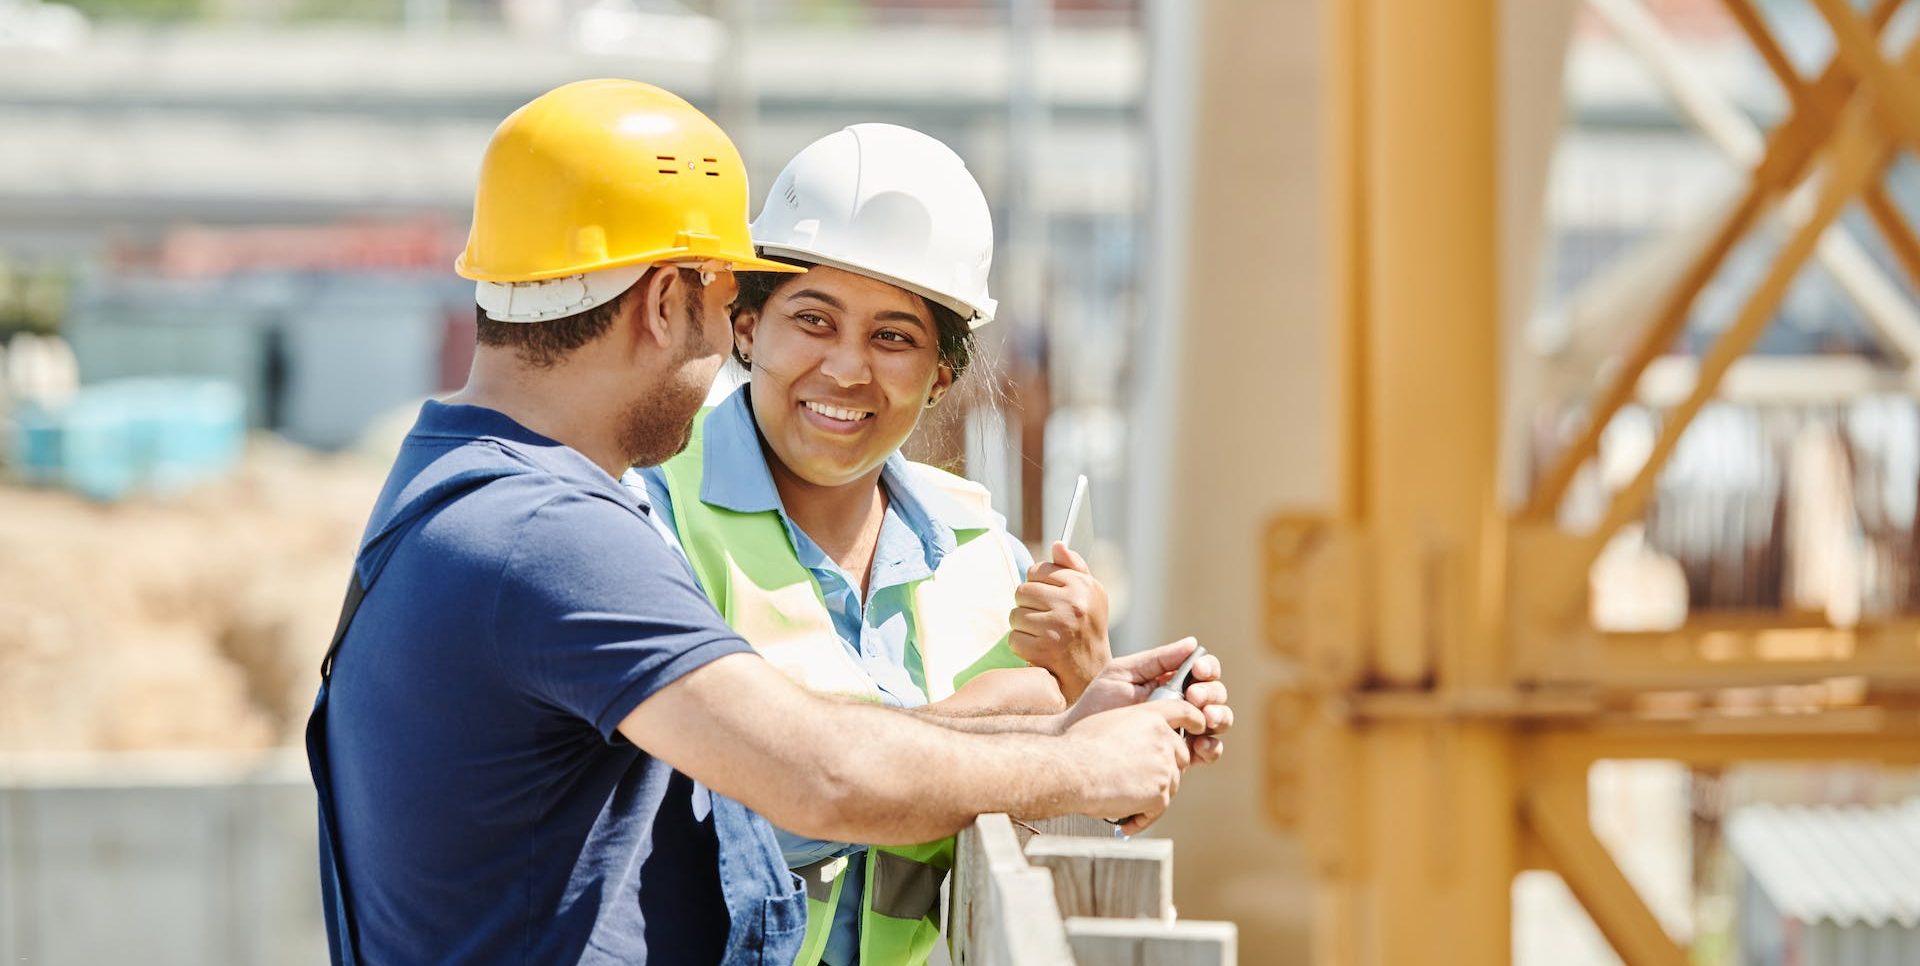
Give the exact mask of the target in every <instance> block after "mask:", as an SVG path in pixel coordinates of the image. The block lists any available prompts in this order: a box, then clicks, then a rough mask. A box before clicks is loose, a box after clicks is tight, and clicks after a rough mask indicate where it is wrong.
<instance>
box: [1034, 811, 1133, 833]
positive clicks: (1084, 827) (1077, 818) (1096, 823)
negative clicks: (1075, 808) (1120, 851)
mask: <svg viewBox="0 0 1920 966" xmlns="http://www.w3.org/2000/svg"><path fill="white" fill-rule="evenodd" d="M1028 824H1030V825H1032V826H1033V827H1034V828H1035V829H1036V830H1038V831H1039V832H1040V834H1042V835H1074V836H1080V837H1083V838H1095V839H1110V838H1113V823H1111V822H1103V821H1101V820H1100V819H1097V818H1093V817H1091V816H1087V815H1057V816H1055V817H1053V818H1043V819H1041V820H1039V821H1037V822H1030V823H1028Z"/></svg>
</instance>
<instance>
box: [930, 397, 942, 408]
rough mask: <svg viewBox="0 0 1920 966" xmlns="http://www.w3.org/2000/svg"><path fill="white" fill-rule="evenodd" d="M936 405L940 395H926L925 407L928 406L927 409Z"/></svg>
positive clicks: (938, 402)
mask: <svg viewBox="0 0 1920 966" xmlns="http://www.w3.org/2000/svg"><path fill="white" fill-rule="evenodd" d="M938 405H940V397H939V396H929V397H927V408H928V409H932V408H933V407H935V406H938Z"/></svg>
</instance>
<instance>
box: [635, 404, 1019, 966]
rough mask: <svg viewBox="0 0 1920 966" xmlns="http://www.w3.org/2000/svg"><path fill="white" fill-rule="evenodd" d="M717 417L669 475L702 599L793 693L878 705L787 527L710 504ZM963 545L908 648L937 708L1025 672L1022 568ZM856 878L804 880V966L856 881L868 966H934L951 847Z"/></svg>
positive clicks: (974, 490)
mask: <svg viewBox="0 0 1920 966" xmlns="http://www.w3.org/2000/svg"><path fill="white" fill-rule="evenodd" d="M708 412H711V410H708V411H704V412H702V413H701V414H700V416H699V418H698V419H697V420H696V421H695V423H694V430H693V437H692V439H691V440H690V441H689V442H688V445H687V448H686V450H685V451H684V452H682V453H681V454H680V455H679V456H676V457H674V458H673V459H671V460H668V461H667V462H666V463H665V464H662V466H661V470H662V472H663V475H664V476H665V477H666V481H667V493H668V495H669V496H671V497H672V499H673V516H674V524H675V529H676V530H677V531H678V532H679V536H680V543H681V545H682V546H683V547H685V548H686V551H687V559H688V560H690V561H691V562H692V563H693V570H694V573H695V575H696V576H698V578H699V580H700V585H701V587H702V588H703V589H705V590H706V592H707V596H708V598H710V599H711V600H712V601H713V606H714V607H715V609H717V610H719V612H720V615H721V616H722V617H724V618H726V621H727V623H728V625H730V626H732V627H733V629H734V630H736V631H738V632H739V633H740V636H741V637H743V638H745V639H746V640H747V642H748V643H749V644H752V645H753V647H754V650H756V651H758V652H759V653H760V654H761V656H763V657H765V658H766V659H767V661H768V662H769V663H770V664H772V665H773V666H774V667H776V668H779V669H780V670H781V671H782V672H784V673H785V674H787V675H788V676H790V677H792V678H793V679H794V680H795V681H798V682H799V683H801V684H802V685H805V686H806V687H809V688H812V689H813V690H816V691H822V692H827V693H831V694H840V695H849V696H853V697H858V698H864V699H867V700H873V701H878V700H880V690H879V688H878V687H877V686H876V685H875V684H874V682H873V679H872V678H869V677H868V676H867V673H866V671H865V670H864V669H862V668H861V667H860V665H859V663H858V662H857V661H855V660H854V659H853V657H852V655H850V654H848V653H847V649H846V647H845V646H844V645H843V644H842V643H841V641H840V635H839V632H838V631H837V630H835V629H834V625H833V614H832V612H831V611H829V610H828V609H827V604H826V598H825V597H824V596H823V595H822V594H821V591H820V585H819V583H818V582H817V581H816V580H814V577H813V572H812V571H810V570H808V569H807V568H806V565H805V564H802V563H801V562H800V557H799V554H798V553H797V552H796V551H795V550H794V547H793V543H792V541H791V540H790V539H789V538H788V536H787V529H786V526H785V525H784V524H782V523H781V521H780V516H779V514H778V513H776V512H774V511H771V510H769V511H765V512H757V513H742V512H739V511H736V510H729V509H726V508H725V507H717V506H712V505H710V504H708V503H706V502H704V501H702V500H701V499H700V481H701V479H702V476H703V468H704V465H705V453H704V450H705V430H706V420H707V415H708ZM907 466H908V471H909V472H910V473H912V474H913V477H914V483H915V484H916V485H921V486H930V487H934V488H937V489H939V490H940V491H942V492H944V493H946V494H947V495H948V497H950V498H951V499H953V500H954V501H956V502H958V503H959V504H960V505H961V506H965V507H968V508H972V509H978V510H979V511H981V512H980V513H979V514H978V516H979V517H980V519H982V520H989V519H992V514H991V510H992V503H991V501H990V498H989V495H988V493H987V490H986V488H984V487H982V486H980V485H978V484H976V483H972V482H969V481H967V480H965V479H962V478H960V477H958V476H954V475H953V474H951V473H946V472H943V471H941V470H938V469H935V468H933V467H931V466H926V465H924V464H919V463H909V464H907ZM954 539H955V543H956V546H955V548H954V549H953V550H952V551H951V552H949V553H948V554H947V555H946V556H945V557H943V558H941V561H940V566H939V567H938V568H937V569H935V571H934V572H933V574H932V576H930V577H927V578H925V579H923V580H919V581H916V582H915V583H914V584H913V586H912V587H911V588H910V592H909V595H908V596H909V601H910V611H911V617H912V627H913V633H912V635H911V638H910V640H909V644H910V646H912V647H913V648H914V650H915V652H916V653H917V654H918V655H919V657H920V663H921V668H922V669H923V671H924V677H925V679H924V680H923V681H922V682H920V683H921V686H922V688H923V689H924V690H925V691H926V695H927V700H928V701H939V700H940V699H942V698H945V697H947V696H949V695H951V694H952V693H953V692H954V691H955V690H957V689H958V688H959V687H960V686H961V685H963V684H965V683H966V682H967V681H969V680H971V679H972V678H973V677H974V676H975V675H978V674H980V673H981V672H983V671H988V670H991V669H993V668H1002V667H1024V666H1026V664H1025V662H1024V661H1022V660H1020V658H1019V657H1018V656H1016V655H1015V654H1014V653H1013V651H1012V649H1011V648H1009V647H1008V645H1007V630H1008V628H1007V615H1008V612H1009V611H1010V610H1011V609H1012V607H1013V591H1014V588H1015V587H1017V586H1018V584H1019V580H1020V577H1021V575H1020V573H1019V565H1018V563H1016V562H1015V561H1014V559H1013V555H1012V554H1011V553H1010V552H1009V551H1008V549H1007V546H1006V542H1005V541H1004V540H1003V539H1001V538H1000V537H999V536H998V535H997V534H996V533H995V531H994V530H993V529H991V528H988V527H979V528H972V529H960V530H955V532H954ZM855 858H859V857H855ZM853 866H854V863H851V862H849V861H848V859H847V858H846V857H842V858H839V859H831V860H828V861H826V862H821V863H816V864H815V865H812V866H808V867H807V868H805V869H800V870H796V871H798V872H799V873H800V875H801V877H802V878H804V879H806V881H807V938H806V942H805V943H804V944H803V945H802V947H801V950H800V958H799V959H798V961H797V962H798V963H799V966H814V964H816V963H818V962H819V961H820V956H821V954H822V953H823V952H824V951H825V949H826V945H827V938H828V934H829V932H830V931H831V930H832V928H833V913H834V910H835V909H836V908H837V907H838V906H839V904H840V896H841V893H842V891H843V886H845V884H846V875H847V874H848V873H849V872H851V873H853V874H858V875H862V876H864V877H865V879H864V882H863V884H864V886H865V888H864V890H862V895H863V896H864V897H865V901H864V908H863V909H862V910H861V915H860V962H861V963H863V964H868V966H891V964H920V963H924V962H926V960H927V957H928V956H929V955H930V954H931V953H932V951H933V946H934V944H935V943H936V942H938V941H939V938H940V921H939V913H940V884H941V883H942V882H943V881H944V880H945V879H946V875H947V871H948V870H949V869H951V868H953V839H951V838H946V839H941V840H939V841H937V842H927V843H924V844H921V845H913V846H905V847H899V848H895V847H880V846H874V847H870V848H868V849H867V850H866V853H865V855H864V861H863V862H860V863H859V864H858V866H857V867H853Z"/></svg>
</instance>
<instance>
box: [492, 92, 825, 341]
mask: <svg viewBox="0 0 1920 966" xmlns="http://www.w3.org/2000/svg"><path fill="white" fill-rule="evenodd" d="M708 261H718V262H724V263H726V264H727V266H728V267H730V268H733V269H736V270H740V271H770V272H792V271H798V269H795V268H794V267H792V266H790V265H786V264H784V263H781V262H774V261H767V260H765V259H762V258H758V257H756V256H755V254H754V250H753V242H752V240H751V239H750V238H749V237H748V234H747V169H746V165H744V164H742V163H741V161H740V152H739V151H737V150H735V149H734V146H733V142H732V141H730V140H728V139H727V136H726V134H725V133H724V132H722V131H721V130H720V127H719V125H717V124H715V123H713V121H712V120H711V119H709V118H708V117H707V116H706V115H705V114H702V113H700V112H699V111H698V110H696V109H695V108H694V106H693V105H691V104H688V103H687V102H686V101H684V100H682V99H680V98H679V97H676V96H675V95H673V94H671V93H668V92H667V91H664V90H661V89H660V88H658V87H654V86H653V85H651V84H642V83H640V82H639V81H631V80H588V81H578V82H575V83H572V84H568V85H566V86H564V87H559V88H555V89H554V90H551V91H548V92H547V93H545V94H542V95H540V96H539V97H536V98H534V99H533V100H532V101H531V102H529V103H528V104H527V105H526V106H524V107H522V108H520V109H519V110H517V111H514V112H513V113H512V114H510V115H508V117H507V119H506V120H505V121H502V122H501V123H500V126H499V128H497V129H495V130H494V132H493V140H491V141H489V142H488V143H487V153H486V157H485V159H484V160H482V161H481V163H480V185H479V189H478V190H477V191H476V192H475V193H474V199H473V228H472V230H471V231H470V232H469V233H468V234H467V248H466V251H464V252H462V253H461V254H460V257H459V258H458V259H457V260H456V261H455V262H454V271H456V272H459V273H460V275H461V276H462V277H464V278H470V279H473V280H475V281H476V282H482V283H522V282H540V281H545V280H548V279H563V278H567V277H569V276H576V275H586V274H589V273H593V272H600V271H604V270H607V269H617V268H631V267H636V266H644V265H646V264H649V263H653V262H689V263H692V262H708ZM635 277H636V278H637V275H636V276H635ZM614 294H618V293H617V292H616V293H614ZM561 314H565V313H561ZM550 317H551V316H550ZM516 321H518V320H516ZM527 321H531V319H528V320H527Z"/></svg>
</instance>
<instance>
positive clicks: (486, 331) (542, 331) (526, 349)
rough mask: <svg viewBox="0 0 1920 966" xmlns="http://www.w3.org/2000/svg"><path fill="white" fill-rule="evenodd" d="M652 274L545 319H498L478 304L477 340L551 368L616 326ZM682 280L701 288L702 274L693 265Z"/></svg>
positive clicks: (475, 313) (689, 285) (696, 288)
mask: <svg viewBox="0 0 1920 966" xmlns="http://www.w3.org/2000/svg"><path fill="white" fill-rule="evenodd" d="M650 277H652V273H648V274H647V275H643V276H641V278H640V281H639V282H635V283H634V284H633V287H632V288H629V289H627V290H626V291H624V292H621V293H620V294H619V295H618V296H617V297H615V298H614V299H613V300H611V301H608V302H604V303H602V304H600V305H596V306H594V307H593V308H590V309H588V310H586V311H585V312H581V313H580V314H578V315H569V316H566V317H564V318H559V319H548V320H546V321H545V322H496V321H494V320H493V319H490V318H487V310H486V309H483V308H481V307H479V306H478V305H476V306H474V329H475V331H474V341H475V342H478V343H479V344H481V345H484V346H492V347H494V348H503V349H512V350H514V351H515V352H517V353H519V355H520V358H521V359H522V360H524V361H525V362H526V363H527V364H528V365H530V366H534V367H536V368H540V369H551V368H553V367H554V366H556V365H558V364H559V363H560V362H561V360H563V359H565V358H566V357H567V355H568V354H569V353H571V352H572V351H573V350H575V349H578V348H580V347H581V346H583V345H586V344H587V343H589V342H592V341H593V340H595V339H598V338H600V337H601V336H603V335H605V334H606V333H607V329H609V328H611V327H612V326H613V319H614V317H615V316H617V315H619V314H620V307H621V306H623V305H625V304H626V303H627V299H629V298H632V297H633V292H634V289H636V288H639V287H640V284H641V282H645V281H646V280H647V279H648V278H650ZM680 281H681V282H683V283H685V284H686V285H687V287H688V290H689V291H698V290H699V288H700V273H699V272H697V271H695V270H693V269H690V268H683V269H680Z"/></svg>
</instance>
